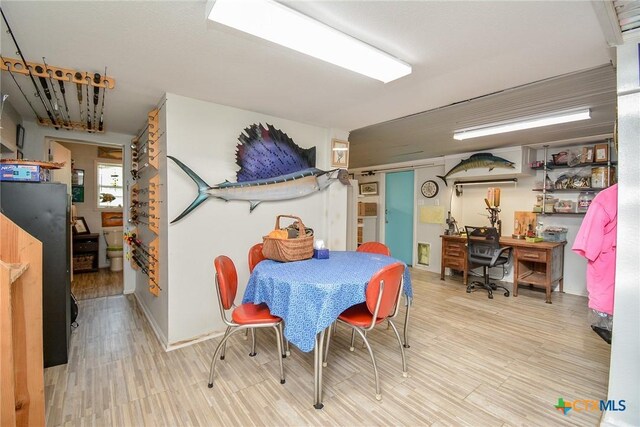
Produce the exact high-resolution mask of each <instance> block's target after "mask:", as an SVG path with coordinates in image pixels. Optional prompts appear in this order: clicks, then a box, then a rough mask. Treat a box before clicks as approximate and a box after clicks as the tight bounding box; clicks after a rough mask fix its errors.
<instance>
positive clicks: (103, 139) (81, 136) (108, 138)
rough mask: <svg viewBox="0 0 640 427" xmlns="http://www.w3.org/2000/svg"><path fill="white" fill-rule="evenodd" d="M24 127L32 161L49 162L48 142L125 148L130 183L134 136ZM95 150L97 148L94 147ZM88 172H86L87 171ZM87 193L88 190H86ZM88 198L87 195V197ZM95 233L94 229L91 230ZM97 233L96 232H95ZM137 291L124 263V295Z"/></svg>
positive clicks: (27, 123) (26, 152)
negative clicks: (132, 139) (90, 143)
mask: <svg viewBox="0 0 640 427" xmlns="http://www.w3.org/2000/svg"><path fill="white" fill-rule="evenodd" d="M22 125H23V126H24V128H25V143H24V158H25V159H30V160H45V161H46V160H48V151H49V147H48V144H47V143H45V142H46V140H47V139H48V140H56V141H68V142H74V143H78V144H82V143H83V142H93V143H96V144H101V145H118V146H121V147H123V149H124V152H123V167H124V170H125V176H126V177H127V179H126V183H127V184H126V185H127V186H128V184H129V182H130V180H131V179H130V177H131V175H130V174H127V172H126V171H128V170H130V169H131V148H130V147H129V144H130V143H131V138H133V135H126V134H122V133H115V132H105V133H88V132H76V131H68V130H56V129H54V128H52V127H48V126H40V125H38V124H37V123H35V122H32V121H24V122H23V123H22ZM94 148H95V147H94ZM85 172H86V171H85ZM127 188H128V187H127ZM85 191H86V189H85ZM127 193H128V192H125V198H124V204H125V206H128V205H129V196H128V194H127ZM85 197H86V195H85ZM85 200H86V198H85ZM128 218H129V217H128V211H127V210H126V209H125V212H124V220H125V222H126V221H127V219H128ZM91 231H93V229H92V230H91ZM94 232H95V231H94ZM134 289H135V276H134V272H133V270H132V269H131V267H130V266H129V264H128V263H126V262H125V263H124V293H125V294H128V293H132V292H133V291H134Z"/></svg>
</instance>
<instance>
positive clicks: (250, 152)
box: [167, 124, 349, 223]
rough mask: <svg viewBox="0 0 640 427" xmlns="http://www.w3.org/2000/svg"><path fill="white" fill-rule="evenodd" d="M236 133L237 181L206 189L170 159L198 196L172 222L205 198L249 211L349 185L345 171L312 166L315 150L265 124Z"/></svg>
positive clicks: (207, 186) (192, 174) (173, 158)
mask: <svg viewBox="0 0 640 427" xmlns="http://www.w3.org/2000/svg"><path fill="white" fill-rule="evenodd" d="M244 131H245V132H246V135H245V134H244V133H242V134H240V136H239V137H238V140H239V141H240V144H238V146H237V149H238V150H237V151H236V163H237V164H238V166H239V167H240V169H239V170H238V172H237V173H236V179H237V182H229V181H225V182H222V183H220V184H218V185H214V186H210V185H208V184H207V183H206V182H204V180H202V178H200V177H199V176H198V175H197V174H196V173H195V172H194V171H192V170H191V169H189V167H187V166H186V165H185V164H184V163H182V162H181V161H180V160H178V159H176V158H175V157H172V156H167V157H169V158H170V159H171V160H173V161H174V162H175V163H176V164H177V165H178V166H180V168H181V169H182V170H183V171H184V172H185V173H186V174H187V175H189V176H190V177H191V179H193V181H194V182H195V183H196V184H197V186H198V196H197V197H196V198H195V200H194V201H193V202H192V203H191V205H189V207H188V208H187V209H185V210H184V212H182V213H181V214H180V215H178V217H177V218H176V219H174V220H173V221H171V223H174V222H176V221H179V220H181V219H182V218H184V217H185V216H187V215H188V214H189V213H191V211H193V210H194V209H195V208H197V207H198V206H199V205H200V204H201V203H202V202H204V201H205V200H207V199H208V198H209V197H215V198H218V199H222V200H225V201H229V200H246V201H248V202H250V212H251V211H253V210H254V209H255V208H256V206H258V204H260V203H261V202H265V201H273V200H289V199H296V198H298V197H304V196H306V195H309V194H311V193H314V192H316V191H321V190H324V189H325V188H327V187H328V186H329V185H331V184H332V183H333V182H334V181H336V180H339V181H340V182H341V183H343V184H344V185H349V177H348V173H347V170H346V169H332V170H329V171H323V170H320V169H317V168H316V167H315V164H316V148H315V147H312V148H308V149H302V148H300V147H298V146H297V145H296V144H295V143H294V142H293V140H292V139H291V138H289V136H288V135H287V134H286V133H284V132H282V131H281V130H279V129H276V128H274V127H273V126H271V125H269V124H267V128H266V129H265V128H264V127H263V126H262V124H259V125H256V124H253V125H251V126H250V127H248V128H246V129H245V130H244Z"/></svg>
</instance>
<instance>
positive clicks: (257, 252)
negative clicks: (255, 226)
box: [249, 243, 266, 273]
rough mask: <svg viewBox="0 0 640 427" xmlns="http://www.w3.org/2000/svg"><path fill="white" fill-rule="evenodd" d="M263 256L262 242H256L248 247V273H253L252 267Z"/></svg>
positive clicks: (263, 258)
mask: <svg viewBox="0 0 640 427" xmlns="http://www.w3.org/2000/svg"><path fill="white" fill-rule="evenodd" d="M265 259H266V258H265V256H264V255H262V243H256V244H255V245H253V246H251V248H250V249H249V273H253V269H254V268H256V265H258V263H259V262H260V261H263V260H265Z"/></svg>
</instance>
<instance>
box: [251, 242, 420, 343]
mask: <svg viewBox="0 0 640 427" xmlns="http://www.w3.org/2000/svg"><path fill="white" fill-rule="evenodd" d="M394 262H398V260H397V259H395V258H391V257H388V256H385V255H378V254H370V253H364V252H342V251H331V253H330V256H329V258H328V259H315V258H312V259H308V260H305V261H296V262H288V263H280V262H276V261H271V260H265V261H262V262H260V263H259V264H258V265H257V266H256V268H255V269H254V270H253V273H252V274H251V276H250V277H249V282H248V284H247V289H246V290H245V293H244V298H243V299H242V302H243V303H247V302H253V303H256V304H259V303H263V302H264V303H266V304H267V305H268V306H269V310H270V311H271V313H272V314H274V315H276V316H280V317H282V318H283V319H284V321H285V330H284V335H285V337H287V339H288V340H289V341H290V342H291V343H293V344H295V345H296V346H297V347H298V348H299V349H300V350H302V351H305V352H307V351H311V350H313V347H314V345H315V336H316V334H317V333H319V332H321V331H322V330H324V329H325V328H327V327H328V326H329V325H331V324H332V323H333V322H334V321H335V320H336V319H337V318H338V316H339V315H340V313H342V312H343V311H344V310H346V309H347V308H349V307H351V306H352V305H355V304H359V303H361V302H364V301H365V289H366V286H367V283H368V282H369V279H370V278H371V276H372V275H373V274H374V273H375V272H376V271H378V270H380V269H381V268H382V267H384V266H386V265H389V264H393V263H394ZM404 293H405V295H407V296H408V297H410V298H411V297H413V291H412V289H411V276H410V275H409V269H405V271H404Z"/></svg>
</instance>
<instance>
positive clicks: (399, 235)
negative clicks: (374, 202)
mask: <svg viewBox="0 0 640 427" xmlns="http://www.w3.org/2000/svg"><path fill="white" fill-rule="evenodd" d="M413 198H414V195H413V171H405V172H393V173H388V174H387V175H386V180H385V197H384V203H385V222H386V224H385V228H384V230H385V231H384V235H385V243H386V245H387V246H389V249H390V250H391V256H392V257H394V258H397V259H399V260H401V261H404V262H405V263H406V264H407V265H412V264H413Z"/></svg>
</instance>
